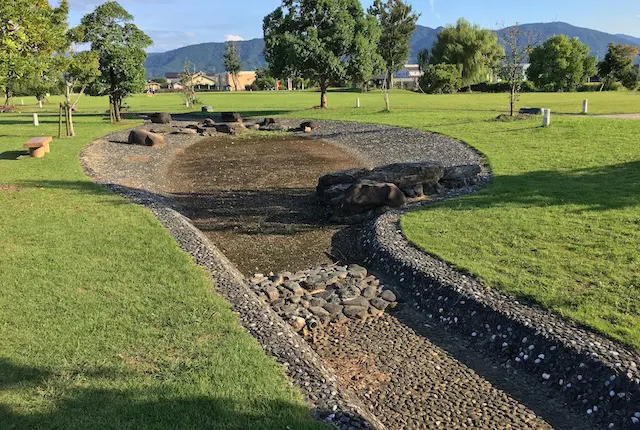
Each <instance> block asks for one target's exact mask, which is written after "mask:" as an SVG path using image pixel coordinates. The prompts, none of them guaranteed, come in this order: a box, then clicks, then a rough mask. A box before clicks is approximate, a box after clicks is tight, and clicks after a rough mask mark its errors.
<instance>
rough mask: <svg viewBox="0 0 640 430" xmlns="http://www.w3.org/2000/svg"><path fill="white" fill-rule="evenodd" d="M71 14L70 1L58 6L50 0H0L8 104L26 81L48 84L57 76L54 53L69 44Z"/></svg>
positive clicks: (2, 82)
mask: <svg viewBox="0 0 640 430" xmlns="http://www.w3.org/2000/svg"><path fill="white" fill-rule="evenodd" d="M68 13H69V4H68V1H67V0H62V1H61V2H60V4H59V6H58V7H57V8H53V7H51V5H49V3H48V2H47V1H46V0H2V1H1V2H0V86H2V88H3V89H4V91H5V97H6V99H5V105H8V104H9V103H10V98H11V94H12V88H15V87H16V86H18V85H19V84H21V81H22V80H29V81H32V82H37V81H38V80H42V82H43V83H44V82H45V81H47V80H49V81H51V80H52V79H53V78H54V75H55V65H56V63H55V58H54V53H55V52H56V51H58V50H59V49H60V48H61V47H62V46H63V45H64V43H65V31H66V28H67V16H68Z"/></svg>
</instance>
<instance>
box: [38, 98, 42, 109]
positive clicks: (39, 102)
mask: <svg viewBox="0 0 640 430" xmlns="http://www.w3.org/2000/svg"><path fill="white" fill-rule="evenodd" d="M38 105H40V109H42V100H38Z"/></svg>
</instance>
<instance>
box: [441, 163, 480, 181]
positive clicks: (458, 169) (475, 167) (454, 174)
mask: <svg viewBox="0 0 640 430" xmlns="http://www.w3.org/2000/svg"><path fill="white" fill-rule="evenodd" d="M481 171H482V168H481V167H480V165H479V164H468V165H464V166H453V167H447V168H445V169H444V175H443V176H442V180H445V181H446V180H451V179H461V178H471V177H472V176H476V175H477V174H479V173H480V172H481Z"/></svg>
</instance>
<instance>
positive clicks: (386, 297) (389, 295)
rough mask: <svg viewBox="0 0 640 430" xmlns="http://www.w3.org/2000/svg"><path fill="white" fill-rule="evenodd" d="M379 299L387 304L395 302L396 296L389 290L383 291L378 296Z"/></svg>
mask: <svg viewBox="0 0 640 430" xmlns="http://www.w3.org/2000/svg"><path fill="white" fill-rule="evenodd" d="M380 297H381V298H382V299H384V300H386V301H388V302H395V301H396V300H397V297H396V295H395V294H393V292H391V291H390V290H384V291H383V292H382V294H380Z"/></svg>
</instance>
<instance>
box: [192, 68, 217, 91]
mask: <svg viewBox="0 0 640 430" xmlns="http://www.w3.org/2000/svg"><path fill="white" fill-rule="evenodd" d="M193 89H194V90H196V91H211V90H215V89H217V85H216V78H215V76H209V75H207V74H206V73H204V72H198V73H196V74H194V75H193Z"/></svg>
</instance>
